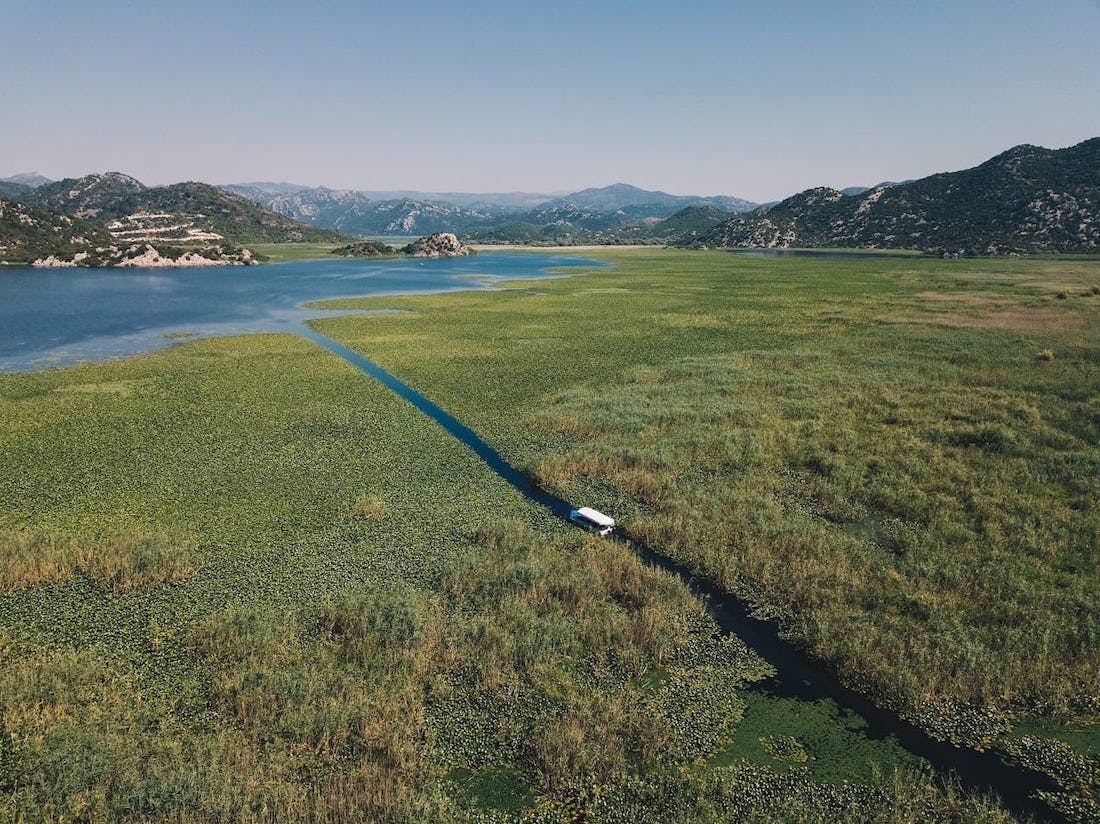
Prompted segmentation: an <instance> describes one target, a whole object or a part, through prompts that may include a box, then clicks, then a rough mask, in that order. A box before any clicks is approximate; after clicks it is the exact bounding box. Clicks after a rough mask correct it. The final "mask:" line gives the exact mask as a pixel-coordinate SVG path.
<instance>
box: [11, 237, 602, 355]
mask: <svg viewBox="0 0 1100 824" xmlns="http://www.w3.org/2000/svg"><path fill="white" fill-rule="evenodd" d="M602 265H604V264H601V263H597V262H595V261H589V260H584V259H582V258H576V257H563V256H555V255H540V254H496V253H493V254H482V255H475V256H473V257H465V258H449V259H438V260H430V259H429V260H418V259H402V260H383V261H377V260H343V259H341V260H312V261H295V262H291V263H273V264H266V265H263V266H216V267H210V268H195V269H22V268H21V269H0V372H20V371H26V370H29V369H41V368H43V367H48V366H60V365H64V364H70V363H78V362H80V361H87V360H98V359H101V358H107V357H118V356H122V355H131V354H134V353H137V352H145V351H149V350H151V349H156V348H158V347H161V346H167V345H169V344H171V343H173V342H178V341H179V340H180V339H182V338H184V337H188V338H189V337H211V336H215V335H234V334H243V333H247V332H278V331H291V330H294V331H297V330H298V329H299V328H300V326H301V323H302V321H304V320H307V319H309V318H317V317H324V316H325V315H330V314H347V312H335V313H334V312H326V311H323V310H319V309H305V308H304V307H303V304H305V303H309V302H311V301H316V300H325V299H329V298H338V297H358V296H362V295H392V294H420V293H429V292H449V291H455V290H458V289H487V288H493V286H494V284H495V283H497V282H499V281H501V280H508V279H513V278H539V277H546V276H547V274H548V270H550V269H553V268H556V267H567V266H602Z"/></svg>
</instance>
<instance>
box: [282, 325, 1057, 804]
mask: <svg viewBox="0 0 1100 824" xmlns="http://www.w3.org/2000/svg"><path fill="white" fill-rule="evenodd" d="M301 334H302V335H303V336H304V337H306V338H308V339H309V340H311V341H313V342H314V343H316V344H318V345H319V346H322V347H324V348H325V349H327V350H328V351H329V352H332V353H333V354H334V355H337V356H338V357H340V358H343V359H344V360H345V361H347V362H348V363H350V364H351V365H352V366H354V367H356V368H357V369H359V370H361V371H363V372H365V373H366V374H367V375H369V376H370V377H372V378H374V379H375V380H377V381H378V382H380V383H381V384H383V385H384V386H385V387H386V388H387V389H389V390H390V391H392V392H393V393H394V394H396V395H398V396H399V397H401V398H404V399H405V400H406V401H408V402H409V403H411V404H412V405H413V406H415V407H416V408H417V409H419V410H420V411H421V412H423V413H424V414H425V415H427V416H428V417H430V418H431V419H432V420H434V421H435V422H436V423H438V424H439V425H440V426H442V427H443V428H444V429H445V430H446V431H447V432H449V433H450V434H451V435H453V436H454V437H456V438H457V439H458V440H459V441H461V442H462V443H463V444H465V445H466V446H467V447H469V448H470V449H471V450H473V452H474V453H475V454H476V455H477V456H478V457H479V458H481V460H482V461H484V463H485V464H486V465H487V466H488V467H489V468H490V469H492V470H493V471H494V472H495V473H496V474H497V475H499V476H500V477H501V478H503V479H504V480H505V481H507V482H508V483H509V484H510V485H511V486H513V487H514V488H515V489H516V490H518V491H519V492H520V493H521V494H522V495H524V496H525V497H526V498H527V499H528V500H530V501H532V502H533V503H536V504H539V505H540V506H543V507H545V508H546V509H548V510H550V512H552V513H553V514H554V515H556V516H558V517H560V518H564V519H566V520H568V519H569V513H570V511H571V510H572V509H573V505H572V504H570V503H568V502H567V501H564V500H562V499H561V498H558V497H556V496H554V495H551V494H549V493H548V492H546V491H545V490H542V489H539V488H538V487H537V486H535V484H534V483H532V481H531V480H530V478H528V477H527V476H526V475H524V474H523V473H522V472H520V471H519V470H518V469H516V468H515V467H514V466H512V465H511V464H509V463H508V462H507V461H506V460H504V458H503V457H501V455H500V453H499V452H497V451H496V450H495V449H493V448H492V447H491V446H489V444H487V443H485V441H483V440H482V439H481V438H480V437H479V436H478V434H477V433H476V432H474V430H472V429H470V428H469V427H468V426H466V425H465V424H464V423H462V422H461V421H460V420H458V418H456V417H454V416H453V415H451V414H450V413H449V412H447V411H446V410H445V409H443V408H442V407H440V406H439V405H438V404H436V403H433V402H432V401H431V400H429V399H428V398H426V397H425V396H424V395H422V394H420V393H419V392H417V391H416V390H415V389H413V388H412V387H411V386H409V385H408V384H406V383H404V382H403V381H401V380H400V379H398V378H396V377H394V376H393V375H391V374H390V373H389V372H387V371H386V370H385V369H383V368H382V367H380V366H379V365H378V364H376V363H374V362H373V361H371V360H369V359H368V358H365V357H363V356H362V355H360V354H359V353H358V352H356V351H354V350H353V349H350V348H348V347H347V346H344V345H343V344H341V343H338V342H337V341H335V340H332V339H331V338H329V337H326V336H325V335H322V334H321V333H319V332H317V331H315V330H313V329H311V328H309V327H308V326H307V327H303V331H302V332H301ZM618 540H622V541H625V542H626V543H627V544H628V545H629V546H630V547H631V549H633V550H634V551H635V552H636V553H637V554H638V555H639V556H640V557H641V558H642V559H643V560H644V561H645V562H646V563H648V564H650V565H652V566H654V567H657V568H659V569H662V570H665V571H666V572H669V573H672V574H673V575H676V576H677V577H678V578H680V580H682V581H683V582H684V583H685V584H686V585H687V587H688V588H689V589H690V590H691V592H692V593H693V594H694V595H696V596H697V597H698V598H699V599H700V600H701V601H702V602H703V604H704V605H705V606H706V609H707V612H708V613H709V614H710V615H711V616H712V617H713V618H714V620H715V621H716V622H717V624H718V626H719V627H721V629H722V631H723V632H726V633H733V634H735V635H737V636H739V637H740V638H741V639H742V640H744V641H745V643H747V644H748V645H749V646H750V647H752V649H753V650H755V651H756V652H757V653H758V654H759V655H760V656H761V657H762V658H764V659H765V660H766V661H767V662H768V663H769V664H771V665H772V666H773V667H774V668H775V670H776V675H774V676H773V677H771V678H768V679H766V680H764V681H760V682H757V683H755V684H753V685H751V686H749V687H748V689H751V690H758V691H760V692H762V693H764V694H765V695H768V696H772V697H777V698H793V699H797V700H800V701H820V700H828V701H832V702H833V703H834V704H836V705H837V707H839V708H840V709H841V710H843V711H848V712H852V713H855V714H856V715H858V716H860V717H861V718H862V719H863V720H864V721H865V722H866V725H867V726H866V728H865V729H864V731H863V734H865V735H867V736H868V737H869V738H875V739H883V738H888V737H891V736H892V737H893V738H895V739H896V740H897V741H898V743H899V744H900V745H901V746H902V747H904V748H905V749H906V750H908V751H909V752H910V753H912V754H913V755H916V756H918V757H920V758H923V759H925V760H926V761H928V762H929V763H930V764H932V765H933V766H934V767H935V768H936V769H938V770H941V771H942V772H944V773H947V774H949V775H952V776H953V777H954V778H955V779H956V780H957V781H958V782H959V783H960V784H961V785H962V786H963V787H964V788H966V789H968V790H971V791H976V792H993V793H996V794H997V795H998V796H1000V798H1001V800H1002V801H1003V802H1004V804H1005V806H1006V807H1008V809H1010V810H1011V811H1012V812H1014V813H1017V814H1022V815H1025V816H1032V817H1034V818H1037V819H1038V820H1041V821H1063V820H1065V819H1064V818H1063V817H1062V816H1060V815H1058V814H1057V813H1055V812H1054V811H1053V810H1052V809H1051V808H1050V807H1049V806H1047V805H1046V804H1045V803H1044V802H1043V801H1041V800H1040V799H1039V798H1038V797H1037V796H1036V792H1038V791H1039V790H1047V791H1050V792H1056V791H1057V790H1058V786H1057V785H1056V784H1055V782H1054V781H1053V780H1052V779H1050V778H1049V777H1048V776H1046V775H1043V774H1042V773H1039V772H1036V771H1034V770H1031V769H1028V768H1026V767H1021V766H1018V765H1016V764H1011V763H1008V762H1006V761H1004V760H1002V759H1001V757H1000V756H998V755H997V754H996V753H993V752H978V751H977V750H973V749H970V748H967V747H956V746H954V745H952V744H950V743H947V742H943V741H937V740H935V739H933V738H931V737H930V736H929V735H928V734H927V733H925V732H924V731H923V730H922V729H920V728H919V727H917V726H916V725H914V724H911V723H910V722H908V721H906V720H905V719H903V718H901V717H900V716H898V714H897V713H895V712H893V711H891V710H888V709H884V708H882V707H879V706H877V705H875V704H874V703H873V702H872V701H870V700H869V699H868V698H866V697H865V696H863V695H861V694H860V693H857V692H855V691H853V690H851V689H849V688H848V687H846V686H844V685H843V684H841V683H840V681H838V680H837V678H836V677H835V676H833V675H832V674H831V673H829V672H828V671H827V670H825V669H823V668H822V667H820V666H818V665H817V664H815V663H814V662H813V661H811V660H810V659H808V658H807V657H806V656H805V655H804V654H803V653H802V652H801V651H800V650H799V649H798V648H797V647H795V646H794V645H793V644H791V643H790V642H789V641H786V640H784V639H783V638H782V637H780V634H779V624H778V622H776V621H767V620H761V619H759V618H755V617H753V616H752V614H751V613H750V611H749V607H748V605H747V604H745V603H744V602H742V601H741V600H739V599H737V598H735V597H733V596H731V595H729V594H728V593H726V592H723V591H721V590H719V589H718V588H717V587H715V586H714V585H713V584H711V583H710V582H709V581H707V580H706V579H705V578H703V577H702V576H699V575H696V574H695V573H694V572H692V571H691V570H690V569H689V568H688V567H686V566H685V565H683V564H680V563H678V562H676V561H673V560H671V559H670V558H667V557H665V556H664V555H661V554H660V553H659V552H657V551H655V550H654V549H652V548H650V547H648V546H645V545H643V544H641V543H640V542H638V541H636V540H632V539H629V538H625V537H622V536H619V538H618Z"/></svg>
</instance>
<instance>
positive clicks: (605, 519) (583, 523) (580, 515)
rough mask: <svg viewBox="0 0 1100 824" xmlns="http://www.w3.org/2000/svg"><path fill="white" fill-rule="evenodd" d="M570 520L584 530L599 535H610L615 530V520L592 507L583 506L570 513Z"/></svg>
mask: <svg viewBox="0 0 1100 824" xmlns="http://www.w3.org/2000/svg"><path fill="white" fill-rule="evenodd" d="M569 520H570V521H572V522H573V523H575V524H576V525H577V526H579V527H581V528H582V529H587V530H588V531H589V532H595V533H596V534H597V535H610V534H611V531H612V530H613V529H614V528H615V519H614V518H612V517H609V516H607V515H604V514H603V513H602V512H600V511H599V510H598V509H593V508H592V507H590V506H582V507H580V508H579V509H574V510H572V511H571V512H570V513H569Z"/></svg>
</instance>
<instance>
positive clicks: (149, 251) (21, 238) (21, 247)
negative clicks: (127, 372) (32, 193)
mask: <svg viewBox="0 0 1100 824" xmlns="http://www.w3.org/2000/svg"><path fill="white" fill-rule="evenodd" d="M254 262H255V261H254V259H253V256H252V253H251V252H250V251H248V250H247V249H237V248H234V247H232V246H229V245H226V244H220V243H219V244H204V245H201V246H195V245H188V246H187V247H176V246H170V245H163V244H158V245H156V246H154V245H152V244H147V243H136V242H132V241H128V240H120V239H118V238H116V237H113V236H112V235H111V234H110V233H108V232H106V231H104V230H103V229H101V228H100V227H98V226H96V225H95V224H93V223H90V222H89V221H86V220H83V219H81V218H77V217H73V216H71V215H64V214H61V213H59V212H53V211H50V210H49V209H44V208H42V207H41V206H31V205H29V204H26V203H19V202H16V201H11V200H3V199H0V265H8V266H142V267H160V266H221V265H225V264H231V263H239V264H247V263H254Z"/></svg>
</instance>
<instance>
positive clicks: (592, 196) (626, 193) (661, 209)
mask: <svg viewBox="0 0 1100 824" xmlns="http://www.w3.org/2000/svg"><path fill="white" fill-rule="evenodd" d="M565 206H573V207H578V208H582V209H594V210H599V211H604V212H610V211H615V210H617V209H629V208H632V207H643V206H644V207H647V208H648V209H649V211H651V212H653V214H651V215H648V216H650V217H669V216H671V215H672V214H674V213H676V212H678V211H680V210H681V209H686V208H687V207H689V206H713V207H715V208H717V209H722V210H723V211H726V212H748V211H751V210H752V209H755V208H756V206H757V204H756V203H753V202H752V201H750V200H744V199H743V198H739V197H730V196H727V195H715V196H712V197H700V196H696V195H670V194H668V192H661V191H650V190H647V189H639V188H638V187H637V186H631V185H629V184H627V183H613V184H612V185H610V186H602V187H600V188H595V189H583V190H582V191H579V192H573V193H572V194H568V195H563V196H561V197H558V198H555V199H553V200H550V201H548V202H546V203H544V204H542V205H541V208H542V209H544V210H546V209H558V208H561V207H565Z"/></svg>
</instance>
